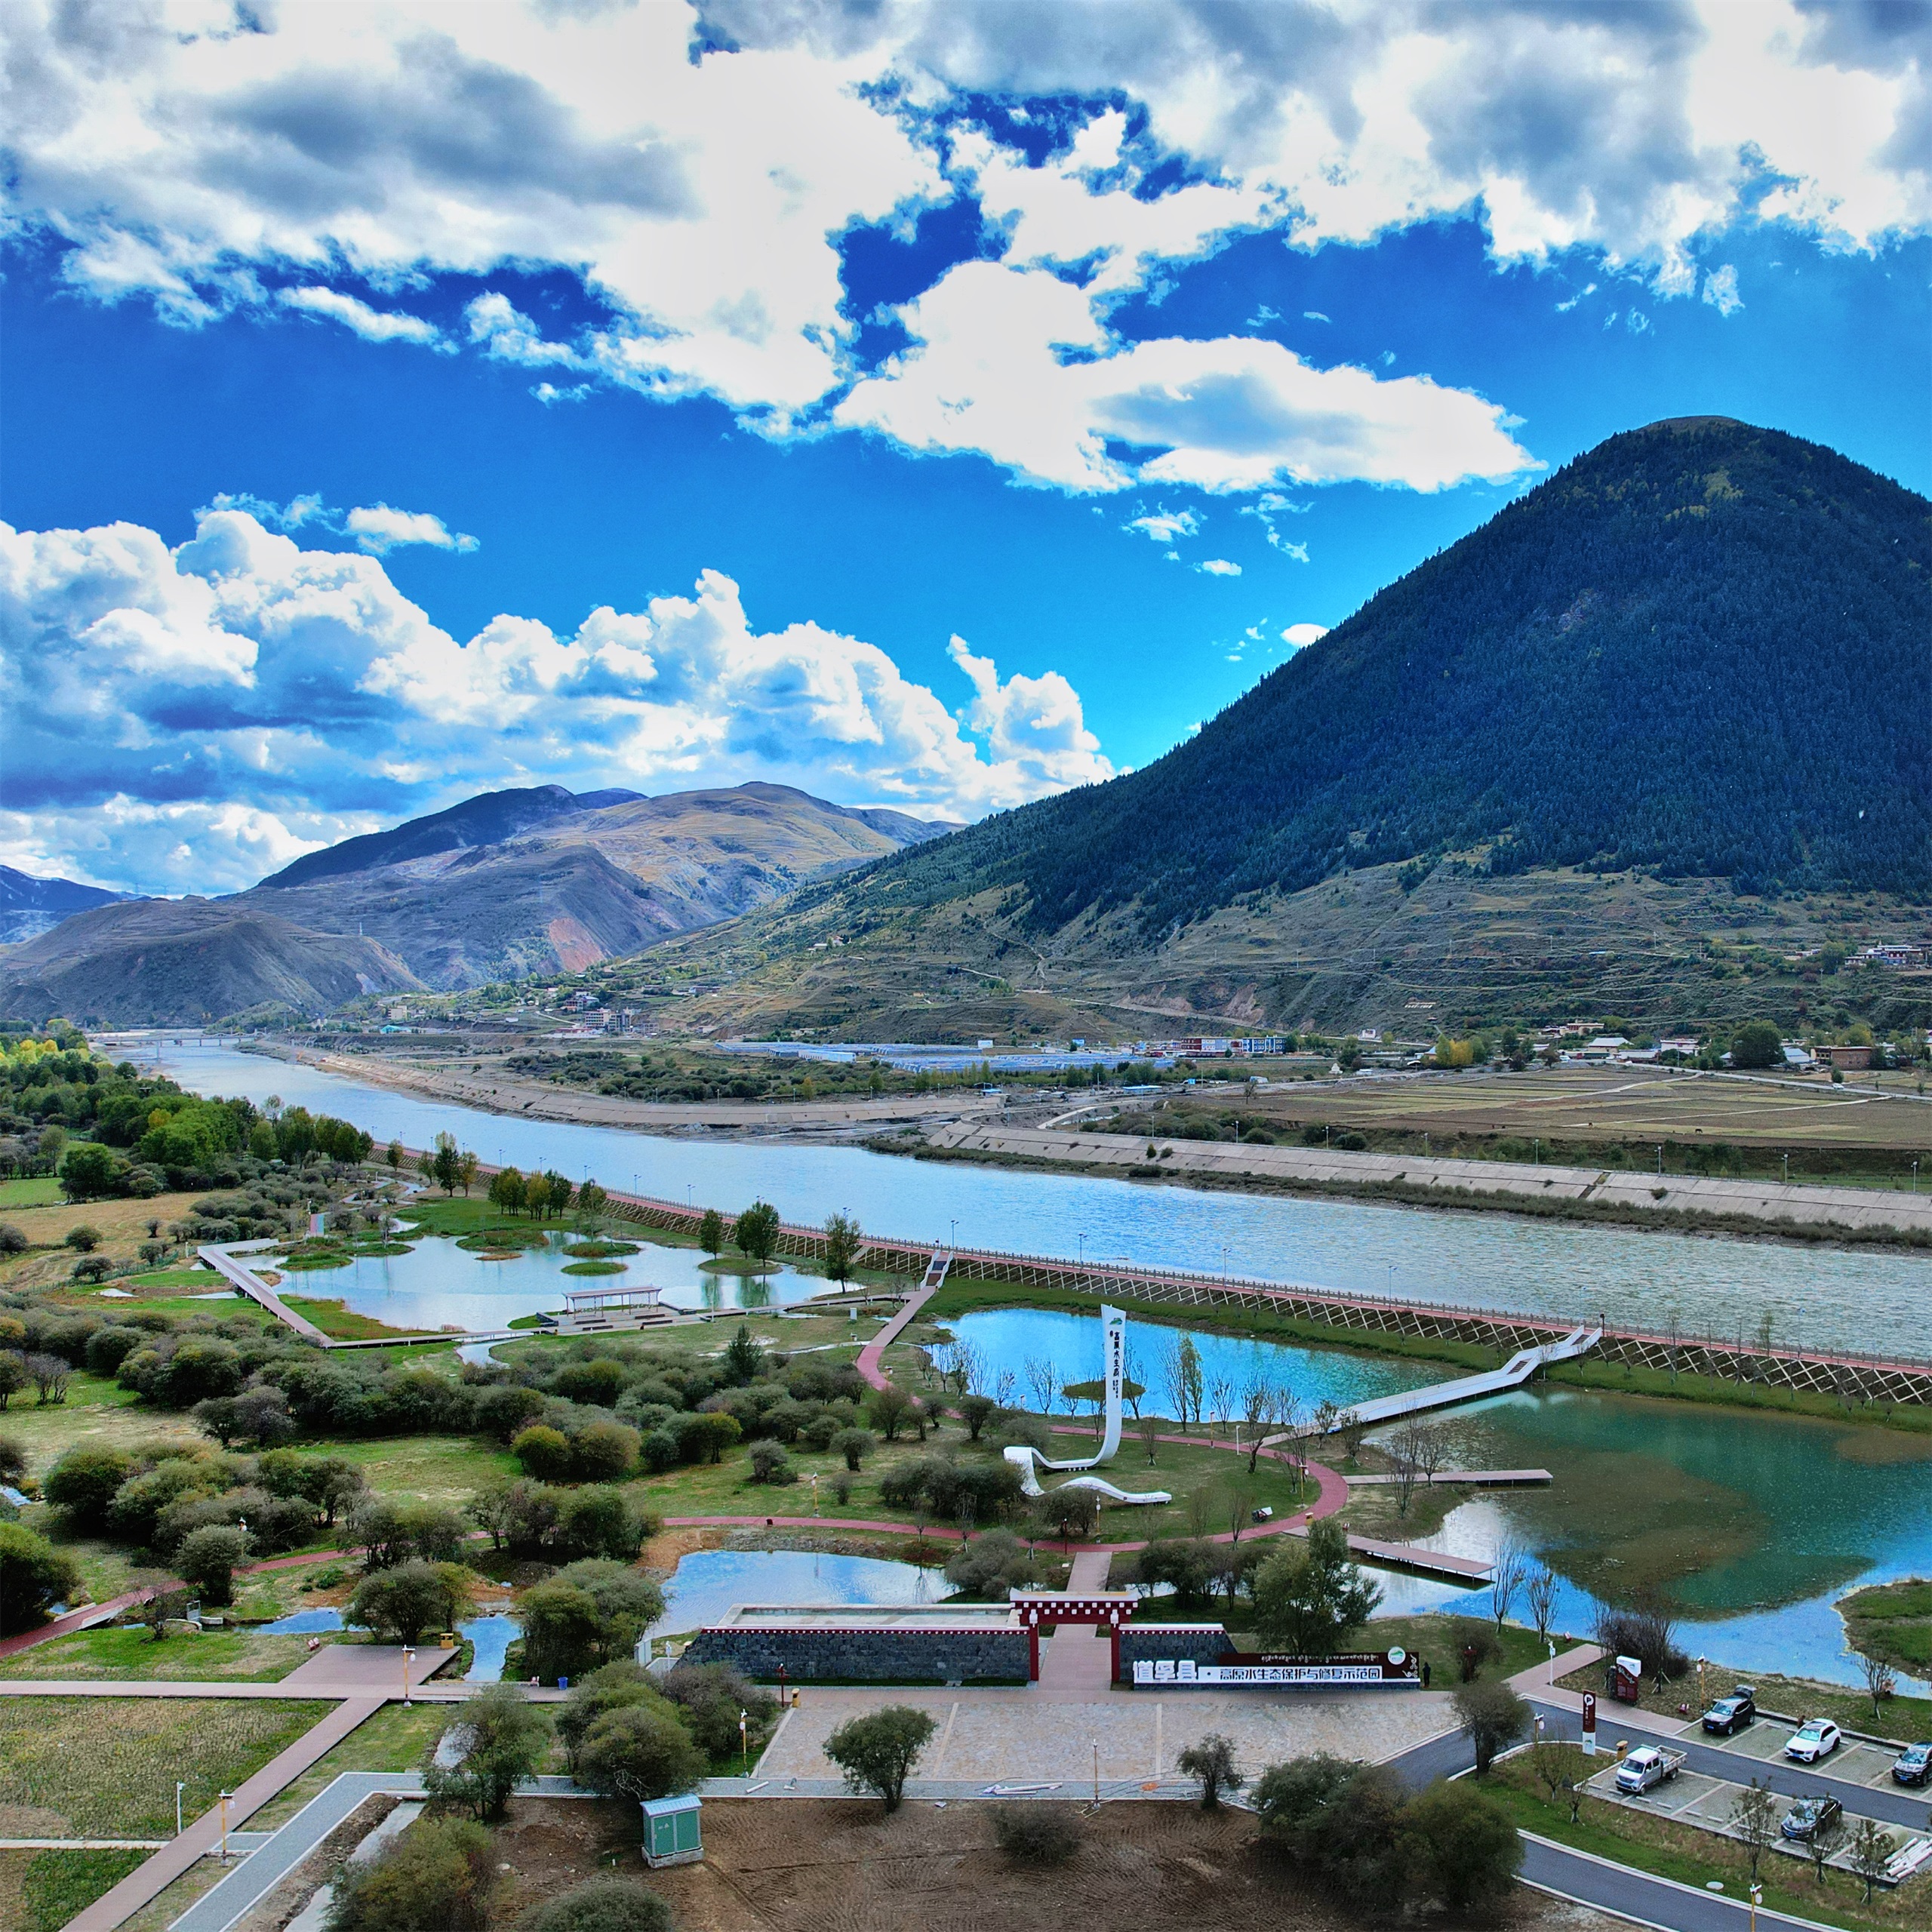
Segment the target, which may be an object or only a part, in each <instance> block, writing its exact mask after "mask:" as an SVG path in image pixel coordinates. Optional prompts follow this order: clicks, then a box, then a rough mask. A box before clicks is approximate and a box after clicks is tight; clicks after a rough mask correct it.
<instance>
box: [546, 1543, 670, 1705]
mask: <svg viewBox="0 0 1932 1932" xmlns="http://www.w3.org/2000/svg"><path fill="white" fill-rule="evenodd" d="M517 1614H518V1620H519V1622H521V1624H522V1626H523V1654H524V1660H525V1664H526V1666H528V1669H529V1670H530V1671H531V1674H532V1675H534V1676H537V1677H538V1678H541V1679H542V1680H543V1681H544V1682H546V1683H554V1682H555V1681H557V1680H558V1678H564V1677H568V1678H579V1677H582V1676H583V1675H586V1674H587V1673H589V1672H591V1671H593V1670H595V1669H597V1668H598V1666H599V1665H601V1664H608V1663H611V1662H613V1661H614V1660H617V1659H618V1658H620V1657H628V1656H629V1654H631V1653H632V1651H635V1648H636V1647H637V1642H638V1638H640V1637H641V1636H642V1635H644V1633H645V1631H646V1630H647V1629H648V1628H649V1627H650V1626H651V1625H652V1624H653V1623H655V1622H656V1621H657V1619H658V1618H659V1617H662V1616H663V1614H664V1594H663V1591H662V1590H660V1589H659V1588H658V1586H657V1585H656V1584H655V1583H653V1582H652V1581H651V1579H650V1578H649V1577H643V1576H640V1575H639V1574H638V1573H637V1572H636V1571H634V1570H629V1569H626V1567H624V1565H623V1564H620V1563H613V1562H610V1561H604V1560H601V1559H591V1560H589V1561H581V1562H577V1563H572V1564H569V1565H568V1566H567V1567H565V1568H564V1569H561V1570H560V1571H558V1573H557V1574H556V1575H555V1577H552V1578H551V1579H550V1580H549V1581H548V1582H547V1583H539V1584H537V1585H536V1586H534V1588H533V1589H528V1590H526V1591H525V1592H524V1595H523V1601H522V1603H521V1605H520V1607H518V1613H517Z"/></svg>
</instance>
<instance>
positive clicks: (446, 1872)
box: [324, 1818, 497, 1932]
mask: <svg viewBox="0 0 1932 1932" xmlns="http://www.w3.org/2000/svg"><path fill="white" fill-rule="evenodd" d="M496 1867H497V1857H496V1854H495V1852H494V1850H493V1849H492V1848H491V1843H490V1834H489V1833H488V1832H486V1831H485V1830H484V1829H483V1828H482V1827H481V1826H480V1825H474V1824H471V1823H469V1822H468V1820H464V1819H460V1818H436V1819H430V1818H425V1819H423V1820H421V1821H420V1822H419V1823H417V1824H415V1825H413V1826H411V1827H410V1829H408V1831H406V1832H404V1833H403V1834H402V1835H401V1836H400V1837H399V1838H395V1839H392V1841H390V1843H389V1845H388V1846H387V1847H386V1848H385V1849H384V1850H383V1851H382V1852H380V1854H378V1855H377V1857H374V1858H372V1859H371V1860H369V1862H368V1863H367V1864H366V1865H345V1866H343V1868H342V1869H341V1871H340V1872H339V1873H338V1874H337V1877H336V1880H335V1885H334V1892H333V1894H332V1895H331V1899H330V1902H329V1912H328V1918H327V1919H326V1921H325V1922H324V1932H485V1927H488V1924H489V1923H490V1906H491V1900H492V1899H493V1898H494V1895H495V1894H496V1892H497V1869H496Z"/></svg>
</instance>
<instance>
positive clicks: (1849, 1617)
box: [1838, 1577, 1932, 1678]
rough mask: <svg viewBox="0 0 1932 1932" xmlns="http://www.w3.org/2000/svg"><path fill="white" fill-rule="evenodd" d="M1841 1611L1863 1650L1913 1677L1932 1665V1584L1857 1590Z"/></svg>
mask: <svg viewBox="0 0 1932 1932" xmlns="http://www.w3.org/2000/svg"><path fill="white" fill-rule="evenodd" d="M1838 1608H1839V1609H1840V1610H1841V1611H1842V1612H1843V1613H1844V1619H1845V1623H1846V1625H1847V1628H1848V1629H1849V1630H1850V1633H1851V1637H1852V1641H1853V1642H1854V1644H1855V1645H1856V1646H1857V1647H1858V1648H1859V1649H1860V1650H1861V1651H1869V1652H1870V1653H1871V1654H1872V1655H1874V1656H1877V1657H1882V1658H1884V1660H1885V1661H1886V1662H1887V1663H1890V1664H1893V1665H1895V1666H1897V1667H1898V1668H1899V1669H1902V1670H1903V1671H1905V1672H1907V1673H1908V1674H1909V1675H1912V1676H1913V1677H1921V1678H1922V1677H1924V1675H1926V1674H1927V1668H1928V1666H1932V1582H1927V1580H1925V1579H1924V1578H1923V1577H1911V1578H1909V1579H1907V1580H1906V1581H1904V1582H1902V1583H1881V1584H1877V1585H1875V1586H1873V1587H1872V1588H1871V1589H1863V1590H1854V1591H1853V1592H1852V1593H1851V1595H1850V1596H1848V1597H1846V1598H1844V1599H1842V1600H1841V1602H1840V1603H1839V1605H1838Z"/></svg>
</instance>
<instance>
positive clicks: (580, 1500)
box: [551, 1484, 657, 1563]
mask: <svg viewBox="0 0 1932 1932" xmlns="http://www.w3.org/2000/svg"><path fill="white" fill-rule="evenodd" d="M551 1493H552V1494H556V1495H557V1502H556V1530H555V1534H554V1536H553V1537H552V1549H553V1553H554V1554H555V1555H558V1556H561V1557H563V1558H566V1559H567V1560H574V1559H577V1558H583V1557H587V1556H601V1557H608V1558H610V1559H611V1561H614V1562H620V1563H628V1562H629V1561H631V1559H632V1558H633V1557H635V1555H637V1553H638V1549H639V1547H640V1546H641V1545H642V1543H643V1542H644V1540H645V1537H648V1536H654V1535H655V1534H657V1518H655V1517H654V1516H651V1515H647V1514H646V1513H645V1512H644V1511H642V1510H641V1509H638V1508H637V1507H636V1506H635V1504H633V1503H632V1502H631V1501H630V1500H629V1497H626V1495H625V1494H624V1493H623V1491H622V1490H620V1489H611V1488H608V1487H605V1485H603V1484H590V1485H587V1486H586V1487H584V1488H582V1489H577V1490H567V1491H563V1492H561V1494H557V1493H556V1492H554V1491H553V1492H551Z"/></svg>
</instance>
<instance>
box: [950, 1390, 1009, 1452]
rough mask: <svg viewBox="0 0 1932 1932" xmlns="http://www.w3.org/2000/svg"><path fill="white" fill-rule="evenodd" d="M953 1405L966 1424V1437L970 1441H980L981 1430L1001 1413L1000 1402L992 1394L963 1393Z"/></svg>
mask: <svg viewBox="0 0 1932 1932" xmlns="http://www.w3.org/2000/svg"><path fill="white" fill-rule="evenodd" d="M953 1407H955V1408H956V1409H957V1410H958V1411H959V1419H960V1420H961V1421H962V1422H963V1423H965V1425H966V1438H967V1440H968V1441H970V1442H977V1441H979V1439H980V1431H981V1430H982V1429H984V1428H985V1427H986V1424H987V1423H989V1422H990V1421H992V1419H993V1417H995V1416H996V1415H997V1414H998V1413H999V1404H998V1403H997V1402H996V1401H994V1400H993V1398H992V1396H990V1395H961V1397H960V1398H959V1399H958V1401H957V1402H955V1404H953Z"/></svg>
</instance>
